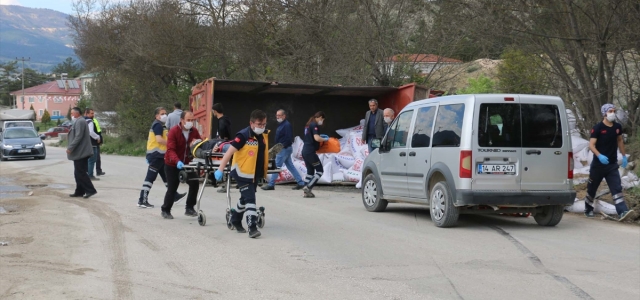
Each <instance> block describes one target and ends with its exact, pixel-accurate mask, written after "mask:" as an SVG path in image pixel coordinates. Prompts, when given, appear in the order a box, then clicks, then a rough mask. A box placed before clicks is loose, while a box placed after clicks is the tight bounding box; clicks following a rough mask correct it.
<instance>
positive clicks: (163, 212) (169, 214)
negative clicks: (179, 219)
mask: <svg viewBox="0 0 640 300" xmlns="http://www.w3.org/2000/svg"><path fill="white" fill-rule="evenodd" d="M160 215H161V216H162V217H163V218H165V219H169V220H173V216H172V215H171V213H170V212H166V211H164V210H163V211H162V213H161V214H160Z"/></svg>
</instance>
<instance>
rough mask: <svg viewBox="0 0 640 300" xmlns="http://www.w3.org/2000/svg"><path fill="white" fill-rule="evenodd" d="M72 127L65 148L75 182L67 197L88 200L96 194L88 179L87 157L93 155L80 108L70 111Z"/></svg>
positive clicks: (89, 137) (87, 130)
mask: <svg viewBox="0 0 640 300" xmlns="http://www.w3.org/2000/svg"><path fill="white" fill-rule="evenodd" d="M71 119H72V120H73V125H72V126H71V131H69V135H68V138H69V144H68V146H67V158H68V159H69V160H73V175H74V178H75V180H76V190H75V192H74V193H73V194H71V195H69V197H84V198H89V197H91V196H93V195H95V194H97V193H98V192H97V191H96V189H95V187H93V183H92V182H91V179H89V173H87V172H88V169H89V157H91V156H92V155H93V147H92V146H91V136H90V135H89V127H87V121H86V120H85V119H84V118H83V117H82V115H80V108H77V107H74V108H73V109H72V110H71Z"/></svg>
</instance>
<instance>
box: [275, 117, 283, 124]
mask: <svg viewBox="0 0 640 300" xmlns="http://www.w3.org/2000/svg"><path fill="white" fill-rule="evenodd" d="M276 120H277V121H278V123H282V121H284V119H282V118H277V119H276Z"/></svg>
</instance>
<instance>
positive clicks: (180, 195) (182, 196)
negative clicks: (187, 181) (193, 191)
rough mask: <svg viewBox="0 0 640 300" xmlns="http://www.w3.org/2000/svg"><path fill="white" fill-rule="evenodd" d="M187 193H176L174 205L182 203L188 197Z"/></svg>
mask: <svg viewBox="0 0 640 300" xmlns="http://www.w3.org/2000/svg"><path fill="white" fill-rule="evenodd" d="M186 195H187V193H183V194H180V193H176V197H175V198H174V199H173V203H180V201H181V200H182V199H183V198H184V196H186Z"/></svg>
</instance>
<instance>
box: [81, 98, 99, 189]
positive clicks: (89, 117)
mask: <svg viewBox="0 0 640 300" xmlns="http://www.w3.org/2000/svg"><path fill="white" fill-rule="evenodd" d="M94 115H95V113H94V111H93V109H91V108H87V109H85V110H84V118H85V121H86V122H87V126H88V127H89V136H91V146H93V155H92V156H91V157H89V166H88V172H89V179H91V180H99V179H98V178H97V177H96V176H94V175H93V170H94V169H95V166H96V160H97V159H98V143H100V136H99V135H98V134H97V133H96V130H95V125H94V123H93V117H94Z"/></svg>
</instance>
